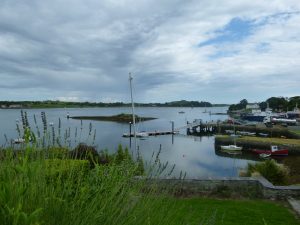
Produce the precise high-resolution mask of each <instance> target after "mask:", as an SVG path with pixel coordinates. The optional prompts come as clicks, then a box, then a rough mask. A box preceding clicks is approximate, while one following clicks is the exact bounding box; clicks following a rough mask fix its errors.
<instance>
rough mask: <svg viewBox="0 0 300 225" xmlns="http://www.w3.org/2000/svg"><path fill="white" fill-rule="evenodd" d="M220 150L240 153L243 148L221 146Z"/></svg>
mask: <svg viewBox="0 0 300 225" xmlns="http://www.w3.org/2000/svg"><path fill="white" fill-rule="evenodd" d="M221 149H222V150H227V151H241V150H242V149H243V147H239V146H236V145H221Z"/></svg>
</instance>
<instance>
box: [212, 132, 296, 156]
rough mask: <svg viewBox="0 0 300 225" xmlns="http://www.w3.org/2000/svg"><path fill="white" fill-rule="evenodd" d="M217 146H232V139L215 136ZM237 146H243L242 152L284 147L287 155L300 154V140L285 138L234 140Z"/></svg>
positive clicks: (240, 138) (245, 138)
mask: <svg viewBox="0 0 300 225" xmlns="http://www.w3.org/2000/svg"><path fill="white" fill-rule="evenodd" d="M215 142H216V144H217V145H221V144H232V143H233V137H231V136H227V135H217V136H216V138H215ZM236 143H237V145H240V146H243V147H244V150H248V149H253V148H263V149H270V145H278V146H286V147H288V148H289V154H300V139H287V138H261V137H248V136H247V137H246V136H242V137H239V138H236Z"/></svg>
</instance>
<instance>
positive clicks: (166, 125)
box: [0, 107, 257, 177]
mask: <svg viewBox="0 0 300 225" xmlns="http://www.w3.org/2000/svg"><path fill="white" fill-rule="evenodd" d="M210 110H211V111H212V112H218V113H219V112H226V110H227V108H226V107H219V108H217V107H216V108H211V109H210ZM26 111H27V113H28V117H29V123H30V124H31V125H32V126H31V127H32V129H33V130H34V131H35V126H33V125H34V121H33V115H34V114H35V115H36V116H37V120H38V124H39V125H40V127H42V126H41V124H42V121H41V118H40V114H41V111H45V112H46V115H47V121H48V123H53V126H54V128H55V130H58V120H59V118H60V119H61V130H62V132H61V133H62V134H64V131H65V130H70V141H71V142H70V143H71V144H73V145H74V144H75V140H76V141H77V142H76V143H79V142H86V141H87V140H88V142H89V144H91V143H92V141H91V140H92V138H91V137H89V136H88V133H89V126H90V125H89V124H90V122H92V130H94V129H96V131H97V132H96V141H95V145H96V146H97V148H98V149H99V150H101V149H108V151H110V152H115V151H116V150H117V146H118V145H119V144H122V145H123V146H128V147H129V146H130V139H129V138H123V137H122V134H123V133H125V132H129V124H122V123H115V122H108V121H82V125H81V121H80V120H72V119H67V117H66V116H67V113H69V114H70V116H95V115H96V116H102V115H105V116H108V115H116V114H119V113H130V111H131V109H130V108H126V107H123V108H84V109H77V108H74V109H67V110H66V109H29V110H26ZM136 111H137V112H136V113H137V114H138V115H140V116H149V117H156V118H158V119H156V120H152V121H146V122H141V123H138V124H137V130H138V131H154V130H158V131H159V130H160V131H166V130H171V128H172V122H174V124H175V128H176V127H182V126H184V125H185V124H186V122H187V121H193V120H194V119H202V121H212V120H214V121H216V120H224V119H226V118H227V116H226V115H210V114H207V113H203V108H193V109H192V108H155V107H151V108H150V107H149V108H137V110H136ZM179 111H185V113H184V114H179V113H178V112H179ZM16 119H19V120H20V110H15V109H11V110H0V123H1V127H0V134H1V135H0V143H2V144H3V143H4V142H5V138H4V134H6V135H7V137H8V138H16V137H17V131H16V125H15V123H16ZM81 128H82V129H81ZM76 129H77V137H76V138H75V136H76ZM185 133H186V131H185V130H181V131H180V134H179V135H174V136H172V135H165V136H151V137H147V138H143V139H137V146H138V148H139V149H140V153H141V155H142V157H143V159H144V160H146V161H147V160H150V159H151V157H152V154H153V152H158V150H159V149H160V146H161V154H160V160H161V162H166V161H168V162H169V165H172V164H175V165H176V166H175V170H174V174H175V175H178V174H179V173H180V171H183V172H186V173H187V177H216V176H217V177H222V176H232V177H235V176H238V172H239V169H241V168H244V167H245V166H246V165H247V163H248V162H252V161H253V160H257V159H254V158H251V157H248V156H247V157H244V156H246V155H244V153H243V154H242V155H241V156H239V155H237V156H232V155H229V156H227V155H225V154H224V153H221V152H219V151H217V150H216V149H215V146H214V137H213V136H210V137H193V136H186V135H185ZM131 141H132V145H131V146H132V149H134V146H135V144H134V142H133V140H131Z"/></svg>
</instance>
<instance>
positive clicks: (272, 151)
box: [252, 145, 289, 156]
mask: <svg viewBox="0 0 300 225" xmlns="http://www.w3.org/2000/svg"><path fill="white" fill-rule="evenodd" d="M252 152H254V153H256V154H267V155H274V156H276V155H278V156H280V155H281V156H284V155H288V154H289V150H288V149H278V146H276V145H272V146H271V149H270V150H260V149H253V150H252Z"/></svg>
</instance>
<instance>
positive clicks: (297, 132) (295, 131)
mask: <svg viewBox="0 0 300 225" xmlns="http://www.w3.org/2000/svg"><path fill="white" fill-rule="evenodd" d="M290 132H293V133H295V134H298V135H300V130H291V129H290Z"/></svg>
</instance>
